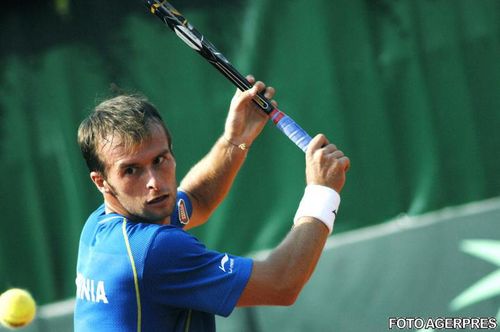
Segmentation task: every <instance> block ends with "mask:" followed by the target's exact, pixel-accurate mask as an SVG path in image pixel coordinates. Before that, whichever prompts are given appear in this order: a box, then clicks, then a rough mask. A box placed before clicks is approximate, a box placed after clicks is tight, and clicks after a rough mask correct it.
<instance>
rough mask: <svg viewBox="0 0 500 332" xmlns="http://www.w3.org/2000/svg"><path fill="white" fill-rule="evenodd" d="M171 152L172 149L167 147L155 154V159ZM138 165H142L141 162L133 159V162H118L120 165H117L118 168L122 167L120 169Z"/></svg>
mask: <svg viewBox="0 0 500 332" xmlns="http://www.w3.org/2000/svg"><path fill="white" fill-rule="evenodd" d="M169 153H171V151H170V149H169V148H165V149H163V150H162V151H161V152H160V153H158V154H157V155H155V157H154V158H153V159H156V158H158V157H160V156H164V155H166V154H169ZM137 166H141V164H140V163H138V162H134V161H132V162H118V165H117V167H118V169H120V170H122V169H125V168H128V167H137Z"/></svg>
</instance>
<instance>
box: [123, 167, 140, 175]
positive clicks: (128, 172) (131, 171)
mask: <svg viewBox="0 0 500 332" xmlns="http://www.w3.org/2000/svg"><path fill="white" fill-rule="evenodd" d="M136 171H137V169H136V168H135V167H127V168H125V170H124V171H123V173H124V174H125V175H134V174H135V173H136Z"/></svg>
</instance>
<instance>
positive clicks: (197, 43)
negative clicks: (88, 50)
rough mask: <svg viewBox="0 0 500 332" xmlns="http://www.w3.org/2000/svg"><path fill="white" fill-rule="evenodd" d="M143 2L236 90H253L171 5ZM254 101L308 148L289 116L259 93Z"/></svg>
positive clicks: (304, 135)
mask: <svg viewBox="0 0 500 332" xmlns="http://www.w3.org/2000/svg"><path fill="white" fill-rule="evenodd" d="M144 2H145V4H146V6H147V7H148V8H149V10H150V11H151V13H152V14H154V15H156V16H157V17H159V18H160V19H161V20H162V21H163V22H164V23H165V24H166V25H168V26H169V27H170V28H171V29H172V30H173V31H174V32H175V33H176V34H177V36H178V37H179V38H180V39H182V40H183V41H184V42H185V43H186V44H187V45H188V46H189V47H191V48H192V49H193V50H195V51H196V52H198V53H199V54H200V55H201V56H203V57H204V58H205V59H206V60H207V61H208V62H210V63H211V64H212V65H213V66H214V67H215V68H217V70H219V71H220V72H221V73H222V74H223V75H224V76H225V77H226V78H227V79H229V80H230V81H231V82H233V84H234V85H236V87H237V88H238V89H240V90H241V91H245V90H248V89H250V88H251V87H252V85H251V84H250V82H248V80H247V79H246V78H245V77H244V76H243V75H241V74H240V73H239V72H238V71H237V70H236V69H235V68H234V67H233V65H232V64H231V63H230V62H229V61H228V60H227V59H226V57H225V56H224V55H223V54H222V53H221V52H219V51H218V50H217V49H216V48H215V46H214V45H212V43H210V41H208V40H207V39H206V38H205V37H204V36H203V35H202V34H201V33H200V32H199V31H198V30H196V28H194V27H193V26H192V25H191V24H190V23H189V22H188V21H187V20H186V19H185V18H184V16H182V14H181V13H180V12H179V11H178V10H177V9H175V8H174V7H173V6H172V5H171V4H170V3H168V2H167V1H159V0H144ZM254 102H255V103H256V104H257V105H258V106H259V107H260V108H261V109H262V111H264V112H265V113H266V114H268V116H269V117H270V118H271V120H272V121H273V122H274V124H275V125H276V127H278V129H279V130H281V131H282V132H283V133H284V134H285V135H286V136H287V137H288V138H289V139H290V140H291V141H292V142H294V143H295V144H296V145H297V146H298V147H299V148H300V149H301V150H302V151H304V152H306V150H307V146H308V145H309V142H310V141H311V136H309V135H308V134H307V133H306V132H305V131H304V129H302V128H301V127H300V126H299V125H298V124H297V123H296V122H295V121H294V120H293V119H292V118H290V117H289V116H288V115H286V114H285V113H283V112H281V111H280V110H278V109H276V108H274V106H273V105H272V104H271V102H270V101H269V100H268V99H267V98H265V97H264V95H263V94H258V95H257V96H256V97H255V98H254Z"/></svg>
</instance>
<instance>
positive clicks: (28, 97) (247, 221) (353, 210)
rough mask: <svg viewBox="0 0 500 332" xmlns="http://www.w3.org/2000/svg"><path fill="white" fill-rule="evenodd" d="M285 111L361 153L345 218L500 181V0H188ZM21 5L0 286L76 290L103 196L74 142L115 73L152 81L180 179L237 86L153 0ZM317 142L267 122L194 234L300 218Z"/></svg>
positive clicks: (1, 63)
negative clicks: (309, 158) (89, 226)
mask: <svg viewBox="0 0 500 332" xmlns="http://www.w3.org/2000/svg"><path fill="white" fill-rule="evenodd" d="M173 3H174V5H176V6H177V7H178V8H179V9H180V10H181V11H183V12H184V14H185V15H186V16H187V17H188V18H189V19H190V21H191V22H192V23H193V24H194V25H195V26H196V27H197V28H198V29H199V30H200V31H203V32H204V33H205V35H206V36H207V37H208V38H209V39H210V40H211V41H212V42H213V43H214V44H215V45H217V47H218V48H219V49H220V50H221V51H223V52H224V53H225V55H226V56H227V57H228V58H229V59H230V60H231V61H232V62H233V64H234V65H235V66H236V67H237V68H239V69H240V70H241V71H242V72H243V73H249V72H251V73H253V74H255V75H256V76H257V77H258V78H259V79H262V80H265V81H266V82H268V83H269V84H271V85H273V86H275V87H276V88H277V91H278V93H277V96H276V98H277V100H278V102H279V104H280V107H281V108H282V109H283V110H284V111H285V112H287V113H288V114H290V115H291V116H292V117H293V118H294V119H295V120H297V122H298V123H300V124H301V126H302V127H303V128H305V129H306V130H307V131H309V133H310V134H312V135H314V134H316V133H318V132H323V133H325V134H327V136H328V137H329V138H330V139H331V140H332V141H334V142H335V143H336V144H337V145H338V146H339V147H340V148H341V149H342V150H343V151H344V152H345V153H346V154H347V155H348V156H349V157H350V158H351V162H352V168H351V170H350V172H349V177H348V182H347V184H346V187H345V189H344V191H343V194H342V197H343V203H342V208H341V211H340V213H339V217H338V221H337V224H336V232H338V233H340V232H343V231H345V230H350V229H355V228H359V227H362V226H366V225H370V224H375V223H381V222H383V221H386V220H388V219H390V218H393V217H395V216H397V215H399V214H403V213H407V214H410V215H416V214H421V213H423V212H426V211H431V210H435V209H438V208H441V207H444V206H449V205H457V204H461V203H464V202H469V201H475V200H480V199H484V198H489V197H493V196H497V195H499V194H500V177H498V174H497V173H498V169H500V158H498V151H499V147H500V135H498V128H500V112H499V110H500V97H499V95H498V88H499V86H500V62H499V61H498V59H500V26H499V22H500V2H498V1H496V0H475V1H472V0H447V1H445V0H419V1H416V0H413V1H410V0H404V1H403V0H402V1H389V0H385V1H384V0H366V1H361V0H334V1H332V0H328V1H327V0H315V1H307V0H288V1H286V2H282V1H266V0H253V1H250V0H239V1H234V0H233V1H223V0H219V1H216V0H205V1H189V2H188V1H184V2H182V1H177V2H175V1H174V2H173ZM56 9H57V8H56V7H55V6H54V5H53V3H52V2H39V1H28V2H23V3H21V4H18V5H7V6H6V7H5V8H4V10H3V11H2V12H1V13H0V22H1V29H0V45H1V48H0V137H1V140H0V158H1V162H0V167H1V168H0V172H1V174H2V180H1V181H2V186H1V189H0V208H1V209H2V212H3V218H2V220H1V222H0V250H1V251H0V288H2V289H4V288H7V287H11V286H20V287H26V288H29V289H31V290H32V291H33V292H34V294H35V297H36V298H37V299H38V301H39V302H40V303H46V302H50V301H54V300H57V299H61V298H66V297H69V296H72V295H73V294H74V274H75V273H74V271H75V264H76V262H75V259H76V250H77V243H78V237H79V232H80V229H81V227H82V225H83V222H84V220H85V218H86V217H87V215H88V214H89V213H90V212H91V211H92V210H93V209H94V208H95V207H96V206H97V204H99V202H100V200H101V199H100V197H99V194H98V192H97V191H96V190H95V189H94V188H93V186H92V185H91V183H90V180H89V177H88V174H87V170H86V168H85V165H84V162H83V160H82V158H81V156H80V153H79V151H78V148H77V146H76V142H75V141H76V138H75V135H76V128H77V127H78V124H79V122H80V121H81V120H82V119H83V118H84V117H85V115H86V114H88V112H89V111H90V110H91V108H92V106H94V105H95V104H96V102H97V101H99V100H100V99H102V98H104V97H106V96H108V95H109V94H110V89H109V87H110V84H111V83H114V84H116V85H118V86H119V87H120V88H123V89H125V90H127V91H139V92H142V93H144V94H145V95H147V96H148V97H149V98H150V100H151V101H152V102H153V103H154V104H156V105H157V106H158V107H159V108H160V110H161V112H162V114H163V115H164V117H165V119H166V122H167V125H168V126H169V127H170V128H171V131H172V133H173V136H174V150H175V153H176V157H177V165H178V178H179V180H180V179H181V177H182V175H183V174H185V173H186V171H187V170H188V169H189V168H190V166H191V165H192V164H193V163H195V162H196V161H197V160H199V159H200V158H201V157H202V156H203V154H205V153H206V152H207V151H208V149H209V148H210V147H211V145H212V143H213V142H214V141H215V140H216V139H217V137H218V136H219V135H220V134H221V133H222V129H223V123H224V119H225V114H226V111H227V107H228V104H229V100H230V98H231V96H232V93H233V91H234V89H233V87H232V86H231V85H230V84H229V83H228V82H227V81H226V80H225V79H224V78H223V77H222V76H221V75H220V74H219V73H218V72H217V71H216V70H215V69H213V68H212V67H211V66H210V65H208V64H207V63H206V62H205V61H204V60H203V59H202V58H200V56H199V55H197V54H195V53H194V52H193V51H192V50H191V49H189V48H188V47H186V46H185V45H184V44H183V43H182V42H181V41H179V40H178V38H177V37H176V36H175V35H174V34H173V33H171V32H170V31H169V30H168V29H167V28H166V27H165V26H163V25H162V24H161V22H160V21H159V20H158V19H157V18H155V17H153V16H152V15H150V14H149V13H148V11H147V9H146V8H145V7H144V6H143V5H142V1H139V0H127V1H120V2H118V1H114V2H113V1H111V2H102V1H79V2H76V1H74V2H70V3H69V7H67V8H63V9H59V11H58V10H56ZM303 159H304V156H303V153H302V152H301V151H300V150H299V149H297V148H296V147H295V146H294V145H293V144H292V143H290V142H289V141H288V140H287V139H286V138H285V137H284V136H283V135H281V134H280V133H279V132H278V131H277V130H275V129H274V128H272V125H269V126H268V128H266V129H265V131H264V133H263V134H262V136H261V137H260V138H259V140H258V141H257V142H255V144H254V145H253V146H252V149H251V151H250V154H249V157H248V159H247V162H246V164H245V166H244V167H243V169H242V171H241V173H240V175H239V177H238V179H237V181H236V183H235V184H234V187H233V190H232V192H231V193H230V195H229V196H228V198H227V199H226V201H225V202H224V203H223V204H222V206H221V207H220V209H219V210H218V211H217V212H216V213H215V214H214V216H213V217H212V218H211V221H210V222H209V223H208V224H207V225H206V226H203V227H201V228H200V229H197V230H195V231H194V233H195V234H196V235H197V236H198V237H199V238H200V239H201V240H202V241H203V242H205V243H206V244H207V246H208V247H211V248H214V249H218V250H222V251H229V252H232V253H235V254H246V253H249V252H252V251H255V250H259V249H263V248H269V247H272V246H274V245H276V244H277V243H278V242H279V240H280V239H281V238H282V237H283V236H284V234H285V233H286V232H287V231H288V230H289V228H290V225H291V219H292V217H293V214H294V213H295V208H296V206H297V203H298V201H299V199H300V197H301V194H302V189H303V187H304V160H303Z"/></svg>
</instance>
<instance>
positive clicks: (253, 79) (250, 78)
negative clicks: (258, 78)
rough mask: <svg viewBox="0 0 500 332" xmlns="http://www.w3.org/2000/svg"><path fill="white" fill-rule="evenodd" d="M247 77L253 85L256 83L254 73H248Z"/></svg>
mask: <svg viewBox="0 0 500 332" xmlns="http://www.w3.org/2000/svg"><path fill="white" fill-rule="evenodd" d="M246 79H247V81H248V82H249V83H250V84H252V85H253V84H254V83H255V77H254V76H253V75H252V74H248V75H247V76H246Z"/></svg>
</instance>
